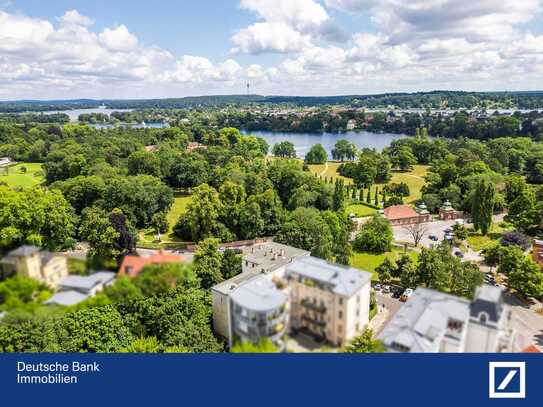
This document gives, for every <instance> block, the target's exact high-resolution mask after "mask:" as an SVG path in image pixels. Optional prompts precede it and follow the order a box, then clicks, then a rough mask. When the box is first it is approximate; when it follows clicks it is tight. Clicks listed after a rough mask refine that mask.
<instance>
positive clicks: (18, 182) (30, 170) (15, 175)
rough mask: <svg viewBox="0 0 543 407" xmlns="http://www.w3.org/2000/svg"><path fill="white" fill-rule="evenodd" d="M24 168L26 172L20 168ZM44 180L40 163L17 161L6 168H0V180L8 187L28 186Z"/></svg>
mask: <svg viewBox="0 0 543 407" xmlns="http://www.w3.org/2000/svg"><path fill="white" fill-rule="evenodd" d="M23 167H25V168H26V173H23V172H21V168H23ZM43 181H44V177H43V171H42V165H41V164H40V163H18V164H15V165H12V166H9V167H8V168H7V175H6V168H5V167H2V168H0V182H5V183H6V184H7V185H8V186H10V187H21V188H30V187H33V186H35V185H38V184H41V183H43Z"/></svg>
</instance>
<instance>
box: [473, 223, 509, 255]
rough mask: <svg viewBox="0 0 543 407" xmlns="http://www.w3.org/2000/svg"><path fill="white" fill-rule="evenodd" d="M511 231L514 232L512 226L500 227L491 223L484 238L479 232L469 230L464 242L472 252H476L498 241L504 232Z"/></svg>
mask: <svg viewBox="0 0 543 407" xmlns="http://www.w3.org/2000/svg"><path fill="white" fill-rule="evenodd" d="M512 230H514V227H513V226H509V225H504V226H500V225H499V224H497V223H493V224H492V226H491V227H490V231H489V232H488V234H487V235H486V236H483V235H482V234H481V232H480V231H479V232H475V231H474V230H473V229H469V230H468V238H467V239H466V241H467V242H468V244H469V246H470V248H471V249H472V250H474V251H476V252H478V251H481V250H483V249H485V248H486V247H488V246H490V245H492V244H493V243H495V242H497V241H499V240H500V239H501V237H502V235H503V234H504V233H505V232H511V231H512Z"/></svg>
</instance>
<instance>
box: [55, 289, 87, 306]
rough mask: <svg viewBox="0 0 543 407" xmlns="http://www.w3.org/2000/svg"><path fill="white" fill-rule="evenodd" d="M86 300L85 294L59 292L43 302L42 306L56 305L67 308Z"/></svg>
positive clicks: (70, 291)
mask: <svg viewBox="0 0 543 407" xmlns="http://www.w3.org/2000/svg"><path fill="white" fill-rule="evenodd" d="M87 298H89V296H88V295H87V294H82V293H80V292H79V291H75V290H69V291H60V292H58V293H56V294H55V295H53V296H52V297H51V298H49V299H48V300H47V301H45V302H44V304H58V305H64V306H66V307H68V306H70V305H75V304H77V303H79V302H81V301H84V300H86V299H87Z"/></svg>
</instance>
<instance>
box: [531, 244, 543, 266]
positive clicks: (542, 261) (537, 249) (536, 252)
mask: <svg viewBox="0 0 543 407" xmlns="http://www.w3.org/2000/svg"><path fill="white" fill-rule="evenodd" d="M532 258H533V260H534V261H535V262H536V263H537V264H539V266H540V267H543V240H539V239H534V242H533V243H532Z"/></svg>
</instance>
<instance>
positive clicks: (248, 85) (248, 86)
mask: <svg viewBox="0 0 543 407" xmlns="http://www.w3.org/2000/svg"><path fill="white" fill-rule="evenodd" d="M250 91H251V85H250V84H249V81H247V96H249V92H250Z"/></svg>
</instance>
